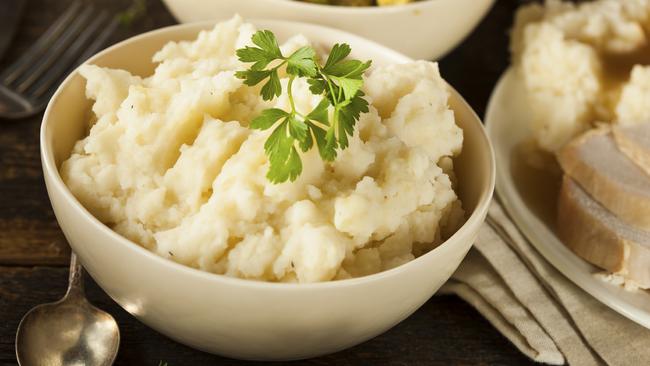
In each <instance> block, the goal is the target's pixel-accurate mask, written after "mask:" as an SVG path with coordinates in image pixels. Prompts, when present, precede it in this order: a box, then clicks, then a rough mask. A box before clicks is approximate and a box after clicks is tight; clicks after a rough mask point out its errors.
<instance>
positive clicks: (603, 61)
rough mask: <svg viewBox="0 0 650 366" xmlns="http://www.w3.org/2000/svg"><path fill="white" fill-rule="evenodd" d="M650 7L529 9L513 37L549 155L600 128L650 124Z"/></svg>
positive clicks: (630, 0) (634, 2)
mask: <svg viewBox="0 0 650 366" xmlns="http://www.w3.org/2000/svg"><path fill="white" fill-rule="evenodd" d="M649 31H650V0H597V1H593V2H585V3H580V4H573V3H570V2H562V1H560V0H547V1H546V3H545V4H544V5H540V4H531V5H527V6H524V7H522V8H521V9H520V10H519V11H518V13H517V17H516V21H515V27H514V30H513V36H512V44H511V48H512V54H513V64H514V68H515V72H516V73H517V75H518V77H520V78H521V79H522V80H523V81H524V85H525V88H526V90H527V92H528V93H527V94H528V98H529V101H530V106H531V108H532V112H533V116H532V118H533V129H534V132H535V137H536V139H537V142H538V144H539V146H540V147H541V148H543V149H544V150H547V151H551V152H553V151H557V150H558V149H559V148H561V147H562V146H563V145H564V144H565V143H566V142H568V141H569V140H570V139H571V138H572V137H574V136H576V135H578V134H579V133H580V132H583V131H584V130H587V129H589V128H591V126H592V125H593V124H595V123H597V122H607V123H621V124H634V123H640V122H645V121H648V119H649V117H650V109H649V108H648V107H647V106H648V105H649V103H650V67H648V66H646V64H648V63H650V45H649V44H648V43H649V41H650V40H649V39H648V32H649Z"/></svg>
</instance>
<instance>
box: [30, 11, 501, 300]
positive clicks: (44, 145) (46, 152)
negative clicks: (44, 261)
mask: <svg viewBox="0 0 650 366" xmlns="http://www.w3.org/2000/svg"><path fill="white" fill-rule="evenodd" d="M220 21H223V19H221V20H209V21H201V22H192V23H185V24H178V25H172V26H167V27H162V28H158V29H155V30H152V31H149V32H145V33H142V34H139V35H137V36H134V37H130V38H127V39H125V40H123V41H121V42H118V43H116V44H114V45H112V46H110V47H108V48H106V49H104V50H103V51H101V52H99V53H97V54H95V55H94V56H92V57H91V58H89V59H88V60H86V61H85V62H84V63H83V64H91V63H93V62H94V61H95V60H97V59H98V58H101V57H103V56H104V55H105V54H108V53H111V52H114V51H115V50H117V49H119V48H121V47H123V46H124V45H126V44H129V43H134V42H138V41H141V40H143V39H146V38H149V37H152V36H155V35H159V34H160V33H166V32H173V31H180V30H187V29H194V30H195V31H196V32H197V34H198V32H200V31H202V30H206V29H210V27H211V26H214V25H215V24H217V23H219V22H220ZM247 22H250V23H253V24H260V25H261V26H263V27H273V26H275V25H280V26H287V25H292V24H293V25H299V26H300V27H301V28H305V27H306V28H313V29H314V30H315V31H317V30H321V31H327V32H330V33H333V34H338V35H339V36H341V37H342V38H343V37H345V39H355V40H356V41H359V42H364V43H366V44H368V46H370V47H373V48H379V49H380V51H381V52H382V53H386V54H388V55H390V56H392V57H395V58H396V59H398V60H400V62H409V61H413V60H412V59H411V58H409V57H408V56H405V55H403V54H401V53H399V52H397V51H394V50H392V49H390V48H388V47H386V46H383V45H381V44H378V43H376V42H373V41H371V40H368V39H366V38H363V37H360V36H357V35H354V34H351V33H348V32H345V31H341V30H338V29H334V28H330V27H325V26H321V25H314V24H308V23H302V22H295V21H286V20H270V19H249V20H247ZM83 64H82V65H83ZM80 66H81V65H80ZM78 70H79V68H76V69H75V70H73V71H72V72H71V73H70V74H69V75H68V76H67V77H66V78H65V79H64V80H63V82H62V83H61V84H60V85H59V86H58V88H57V90H56V92H55V93H54V95H53V96H52V98H51V99H50V101H49V102H48V105H47V108H46V109H45V112H44V114H43V119H42V122H41V127H40V136H39V142H40V153H41V164H42V169H43V174H44V179H45V180H46V181H48V180H49V183H50V184H49V185H48V187H47V188H48V189H47V193H48V198H49V199H50V201H51V197H50V196H51V195H52V194H53V193H54V192H57V193H59V194H60V195H61V196H62V201H64V202H65V204H67V205H70V206H71V208H72V209H73V210H74V211H76V213H77V214H79V215H80V216H81V217H83V218H84V219H86V220H87V222H86V224H89V225H91V226H92V230H96V231H98V232H99V233H101V234H103V235H105V236H107V237H109V238H110V239H112V240H113V241H114V242H116V245H121V246H123V247H124V248H125V249H126V250H128V251H130V252H132V253H135V254H136V255H143V256H144V257H145V258H146V259H148V260H153V261H158V263H160V264H162V265H163V266H167V267H168V268H170V270H178V271H181V272H184V273H185V274H186V275H188V276H194V277H198V278H200V279H202V280H205V281H216V282H220V283H222V284H223V285H236V286H244V287H249V288H252V289H269V288H275V289H283V290H289V291H301V290H315V289H326V288H337V287H344V286H358V285H362V284H365V283H368V282H374V281H379V280H382V279H384V278H387V277H393V276H396V275H398V274H399V273H401V272H404V271H407V270H408V267H412V266H414V265H416V264H417V263H420V262H422V261H424V260H426V258H427V257H429V256H432V255H435V253H436V252H438V251H440V250H441V248H443V247H447V246H450V245H454V244H456V245H458V244H457V243H455V242H456V241H457V238H458V237H463V236H467V235H468V234H469V231H470V230H472V228H474V227H477V226H479V225H480V224H481V223H482V221H483V219H484V217H485V215H486V214H487V211H488V208H489V205H490V203H491V200H492V196H493V194H494V187H495V179H496V162H495V155H494V148H493V147H492V143H491V141H490V139H489V138H488V137H487V133H486V131H485V127H484V125H483V123H481V119H480V117H479V116H478V115H477V114H476V112H475V111H474V109H473V108H472V107H471V106H470V105H469V104H468V103H467V101H465V99H464V98H463V97H462V95H461V94H460V93H458V92H457V91H456V89H454V88H453V87H452V86H451V85H450V84H448V83H447V85H448V87H449V91H450V97H456V98H458V100H459V101H460V102H461V105H462V106H464V107H465V108H467V110H468V111H469V112H471V113H470V115H471V116H472V119H473V120H474V121H473V122H472V123H478V127H479V131H480V136H479V138H480V139H482V140H484V143H485V145H486V146H487V147H488V150H489V151H488V154H489V158H488V164H489V166H488V175H489V176H488V186H487V187H483V189H482V191H481V193H480V196H479V198H478V203H477V205H476V208H475V209H474V211H473V212H472V214H471V215H470V217H469V218H467V220H466V221H465V223H463V225H462V226H461V227H460V228H459V229H458V230H456V232H455V233H454V234H452V236H450V237H449V238H448V239H447V240H445V241H444V242H442V243H441V244H440V245H438V246H437V247H436V248H434V249H432V250H430V251H429V252H427V253H425V254H423V255H421V256H419V257H417V258H415V259H413V260H411V261H409V262H407V263H404V264H402V265H399V266H397V267H394V268H391V269H388V270H385V271H381V272H378V273H374V274H371V275H366V276H362V277H354V278H349V279H342V280H330V281H323V282H314V283H285V282H267V281H260V280H254V279H244V278H238V277H230V276H226V275H222V274H217V273H212V272H207V271H204V270H200V269H197V268H193V267H190V266H187V265H184V264H181V263H177V262H174V261H172V260H170V259H167V258H163V257H161V256H159V255H158V254H156V253H154V252H152V251H150V250H148V249H146V248H144V247H143V246H141V245H139V244H138V243H135V242H133V241H131V240H129V239H127V238H126V237H124V236H122V235H120V234H118V233H117V232H116V231H114V230H112V229H111V228H110V227H108V226H107V225H105V224H104V223H102V222H101V221H99V219H98V218H97V217H95V216H94V215H93V214H92V213H90V212H89V211H88V210H87V209H86V208H85V207H84V206H83V205H82V204H81V203H80V202H79V200H78V199H77V198H76V197H75V196H74V195H73V194H72V192H71V191H70V190H69V189H68V187H67V185H66V184H65V183H64V182H63V179H62V178H61V175H60V172H59V169H58V168H57V166H56V163H55V160H54V153H53V150H52V146H51V144H50V143H49V142H48V138H47V137H48V126H49V124H48V121H49V120H50V115H51V114H52V110H53V109H54V106H55V105H56V102H57V100H58V98H59V97H60V95H61V93H62V92H63V91H64V89H65V88H66V87H67V86H68V84H70V82H71V80H72V79H73V78H75V77H77V76H78ZM48 178H49V179H48ZM57 221H58V218H57ZM68 245H70V244H69V243H68Z"/></svg>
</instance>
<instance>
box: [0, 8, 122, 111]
mask: <svg viewBox="0 0 650 366" xmlns="http://www.w3.org/2000/svg"><path fill="white" fill-rule="evenodd" d="M117 25H118V20H117V18H116V17H114V16H111V15H110V14H109V13H108V12H107V11H106V10H102V11H98V10H97V9H96V8H95V7H94V6H92V5H86V3H83V2H82V1H79V0H75V1H73V2H72V4H71V5H70V6H69V7H68V9H67V10H66V11H65V12H64V13H63V14H62V15H61V16H60V17H59V18H58V19H57V20H56V21H55V22H54V24H52V25H51V26H50V28H49V29H48V30H47V31H46V32H45V33H44V34H43V35H42V36H41V37H40V38H39V39H38V40H37V41H36V43H34V45H33V46H32V47H31V48H30V49H29V50H27V52H25V54H23V55H22V56H21V57H20V58H19V59H18V60H17V61H16V62H15V63H13V64H12V65H11V66H9V67H8V68H7V69H6V70H5V71H4V72H3V73H2V74H0V84H1V86H3V87H4V88H3V89H5V90H4V92H5V93H6V94H8V93H13V94H15V95H14V96H13V97H14V98H16V99H20V98H22V99H24V100H25V102H27V103H22V104H23V105H27V104H29V105H31V107H32V108H33V109H34V111H33V112H32V113H31V114H35V113H38V112H39V111H40V110H41V109H42V108H43V107H44V105H45V104H46V103H47V101H48V100H49V98H50V96H51V95H52V93H53V92H54V90H55V88H56V87H57V86H58V82H59V81H60V80H61V79H63V77H65V76H66V75H67V74H68V72H69V71H70V70H71V69H72V68H73V67H74V66H76V65H78V64H80V63H81V62H83V61H84V60H85V59H86V58H88V57H89V56H91V55H93V54H94V53H96V52H97V51H99V50H100V49H101V48H102V47H104V45H105V44H106V42H107V40H108V38H109V37H110V36H111V34H112V33H113V32H114V31H115V29H116V28H117ZM26 115H29V113H26V114H24V115H23V116H26ZM16 117H22V116H16Z"/></svg>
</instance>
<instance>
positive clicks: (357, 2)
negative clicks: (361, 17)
mask: <svg viewBox="0 0 650 366" xmlns="http://www.w3.org/2000/svg"><path fill="white" fill-rule="evenodd" d="M297 1H302V2H305V3H312V4H321V5H341V6H386V5H402V4H408V3H412V2H415V1H422V0H297Z"/></svg>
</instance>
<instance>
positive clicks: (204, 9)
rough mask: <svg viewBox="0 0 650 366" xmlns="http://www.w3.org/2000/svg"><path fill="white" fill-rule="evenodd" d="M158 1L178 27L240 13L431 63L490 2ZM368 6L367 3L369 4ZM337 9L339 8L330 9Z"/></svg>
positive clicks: (475, 21)
mask: <svg viewBox="0 0 650 366" xmlns="http://www.w3.org/2000/svg"><path fill="white" fill-rule="evenodd" d="M378 2H380V3H381V4H382V5H384V6H341V5H352V4H356V5H363V4H364V3H368V1H366V0H361V1H359V0H340V1H329V0H327V1H321V3H314V2H304V1H296V0H164V3H165V4H166V5H167V7H168V8H169V10H170V11H171V12H172V14H174V17H175V18H176V19H178V21H180V22H184V23H185V22H196V21H205V20H211V19H224V18H226V17H229V16H231V15H232V14H236V13H237V14H240V15H242V16H243V17H246V18H252V19H258V18H259V19H261V18H264V19H278V20H292V21H298V22H305V23H313V24H321V25H324V26H328V27H333V28H337V29H341V30H344V31H348V32H351V33H354V34H357V35H360V36H362V37H365V38H368V39H370V40H373V41H376V42H379V43H381V44H383V45H385V46H388V47H390V48H392V49H394V50H397V51H399V52H401V53H403V54H405V55H407V56H409V57H411V58H414V59H423V60H437V59H439V58H441V57H442V56H444V55H445V54H446V53H447V52H449V51H451V50H452V49H453V48H454V47H456V46H457V45H458V44H459V43H460V42H462V41H463V39H465V37H467V36H468V35H469V34H470V33H471V32H472V30H474V28H476V26H477V25H478V24H479V22H480V21H481V20H482V19H483V17H484V16H485V15H486V14H487V12H488V11H489V10H490V8H491V7H492V4H494V0H420V1H409V0H380V1H378ZM371 3H373V2H371ZM331 4H340V5H331Z"/></svg>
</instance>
